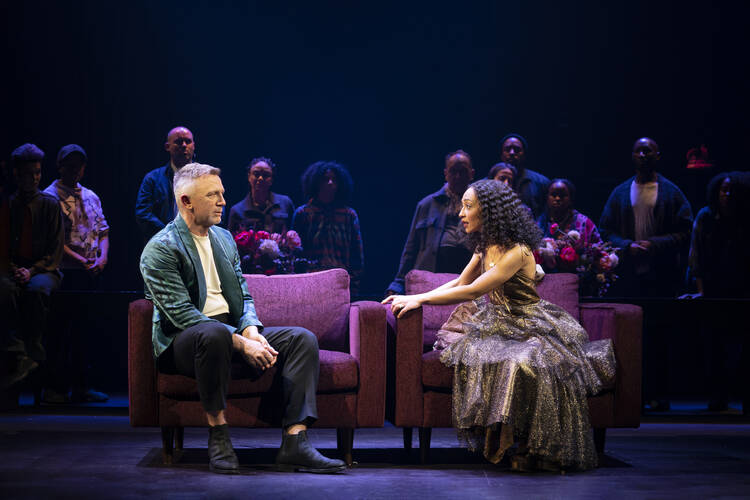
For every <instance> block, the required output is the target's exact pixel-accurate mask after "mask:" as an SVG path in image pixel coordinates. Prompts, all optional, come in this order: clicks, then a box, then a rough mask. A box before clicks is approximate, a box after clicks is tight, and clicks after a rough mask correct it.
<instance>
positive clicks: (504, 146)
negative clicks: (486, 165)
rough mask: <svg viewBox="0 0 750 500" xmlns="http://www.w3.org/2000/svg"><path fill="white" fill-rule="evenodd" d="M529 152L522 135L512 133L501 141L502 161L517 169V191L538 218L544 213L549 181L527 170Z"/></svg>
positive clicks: (537, 173)
mask: <svg viewBox="0 0 750 500" xmlns="http://www.w3.org/2000/svg"><path fill="white" fill-rule="evenodd" d="M528 150H529V145H528V143H527V142H526V139H524V138H523V136H522V135H520V134H515V133H510V134H508V135H506V136H505V137H503V138H502V139H500V161H502V162H504V163H510V164H511V165H513V166H514V167H516V170H517V177H516V178H515V191H516V192H517V193H518V196H519V197H520V198H521V201H522V202H523V203H524V205H526V206H527V207H529V208H530V209H531V212H532V214H533V216H534V218H536V217H539V216H540V215H541V214H542V211H544V206H545V205H546V199H545V198H546V195H547V193H546V191H547V186H549V179H548V178H547V177H546V176H544V175H542V174H540V173H539V172H535V171H533V170H531V169H529V168H526V163H527V155H528Z"/></svg>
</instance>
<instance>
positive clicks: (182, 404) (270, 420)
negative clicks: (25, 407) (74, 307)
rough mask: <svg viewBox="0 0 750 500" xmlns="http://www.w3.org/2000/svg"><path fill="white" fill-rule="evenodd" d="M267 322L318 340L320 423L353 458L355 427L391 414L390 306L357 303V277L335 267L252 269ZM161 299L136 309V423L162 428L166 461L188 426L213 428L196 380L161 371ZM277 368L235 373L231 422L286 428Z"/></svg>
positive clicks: (132, 367) (131, 383)
mask: <svg viewBox="0 0 750 500" xmlns="http://www.w3.org/2000/svg"><path fill="white" fill-rule="evenodd" d="M245 279H246V280H247V284H248V289H249V290H250V294H251V295H252V296H253V300H254V301H255V307H256V310H257V312H258V317H259V318H260V320H261V321H262V322H263V324H264V325H266V326H283V325H289V326H302V327H305V328H307V329H309V330H310V331H312V332H313V333H315V335H316V336H317V338H318V344H319V346H320V379H319V383H318V395H317V403H318V421H317V422H316V423H315V427H325V428H336V429H337V442H338V449H339V451H340V452H341V454H342V456H343V458H344V460H345V461H346V462H347V463H348V464H349V465H351V463H352V443H353V438H354V429H355V428H358V427H382V426H383V422H384V418H385V369H386V366H385V335H386V323H385V311H384V310H383V308H382V306H381V305H380V304H378V303H377V302H366V301H362V302H354V303H350V302H349V300H350V299H349V275H348V274H347V272H346V271H345V270H343V269H331V270H327V271H321V272H316V273H309V274H298V275H278V276H264V275H257V274H252V275H245ZM152 313H153V305H152V304H151V302H150V301H148V300H145V299H141V300H136V301H134V302H132V303H131V304H130V308H129V312H128V388H129V397H130V424H131V425H132V426H137V427H139V426H148V427H161V429H162V450H163V454H162V456H163V459H164V462H165V463H172V460H173V450H174V448H177V449H181V448H182V440H183V429H184V428H185V427H187V426H198V427H205V426H207V425H208V424H207V422H206V417H205V413H204V411H203V408H202V406H201V404H200V401H199V400H198V387H197V384H196V382H195V381H194V380H193V379H191V378H189V377H184V376H182V375H165V374H162V373H159V372H158V371H157V370H156V364H155V361H154V358H153V355H152V346H151V317H152ZM274 373H275V368H271V369H270V370H269V371H268V372H267V373H265V374H263V375H262V376H261V377H260V378H259V379H257V380H250V379H242V378H240V379H232V380H231V382H230V384H229V395H228V398H227V408H226V418H227V422H228V423H229V425H230V426H236V427H271V426H279V425H280V421H281V414H280V412H279V410H280V409H281V407H280V405H279V404H278V399H277V398H278V396H279V393H278V390H276V388H275V387H272V382H273V380H274V377H273V375H274Z"/></svg>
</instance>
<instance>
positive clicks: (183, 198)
mask: <svg viewBox="0 0 750 500" xmlns="http://www.w3.org/2000/svg"><path fill="white" fill-rule="evenodd" d="M180 204H181V205H182V206H184V207H187V208H190V207H188V205H190V196H188V195H186V194H183V195H182V196H180Z"/></svg>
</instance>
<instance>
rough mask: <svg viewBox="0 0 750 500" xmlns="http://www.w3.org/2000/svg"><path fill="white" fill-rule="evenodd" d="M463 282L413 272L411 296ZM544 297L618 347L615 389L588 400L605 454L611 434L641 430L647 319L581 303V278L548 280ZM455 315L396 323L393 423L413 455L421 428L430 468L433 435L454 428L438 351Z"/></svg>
mask: <svg viewBox="0 0 750 500" xmlns="http://www.w3.org/2000/svg"><path fill="white" fill-rule="evenodd" d="M456 276H457V275H455V274H437V273H432V272H429V271H421V270H413V271H411V272H409V274H408V275H407V276H406V293H407V294H415V293H422V292H426V291H429V290H432V289H434V288H436V287H438V286H440V285H442V284H443V283H446V282H447V281H450V280H452V279H454V278H455V277H456ZM537 291H538V293H539V295H540V297H542V298H543V299H545V300H547V301H548V302H551V303H553V304H557V305H559V306H560V307H562V308H563V309H565V310H566V311H567V312H568V313H570V314H571V315H573V317H575V318H576V319H577V320H579V321H580V322H581V324H582V325H583V327H584V328H585V329H586V331H587V332H588V334H589V338H590V339H591V340H598V339H605V338H611V339H612V340H613V343H614V349H615V358H616V361H617V375H616V380H615V383H614V386H613V387H611V388H609V389H606V390H604V391H603V392H601V393H600V394H598V395H596V396H593V397H589V398H588V402H589V416H590V421H591V426H592V428H593V429H594V440H595V444H596V448H597V451H598V452H600V453H602V452H603V451H604V441H605V437H606V429H607V428H612V427H639V426H640V415H641V335H642V328H643V312H642V310H641V308H640V307H639V306H634V305H630V304H609V303H579V300H578V277H577V276H576V275H575V274H567V273H560V274H548V275H547V276H545V278H544V280H543V281H542V282H541V283H540V284H539V285H538V286H537ZM455 307H456V306H455V305H447V306H432V305H429V306H423V307H422V308H420V309H417V310H414V311H411V312H409V313H407V314H405V315H404V317H403V318H400V319H397V320H395V324H396V353H395V398H396V401H395V408H394V416H393V423H394V425H396V426H399V427H403V428H404V447H405V448H407V449H409V448H411V441H412V428H413V427H417V428H419V447H420V459H421V460H422V462H425V461H426V460H427V457H428V453H429V449H430V436H431V430H432V428H433V427H451V426H452V422H451V415H452V411H451V404H452V403H451V389H452V386H453V371H452V369H450V368H447V367H445V366H444V365H443V364H442V363H441V362H440V359H439V356H440V353H439V352H438V351H433V350H432V345H433V343H434V342H435V336H436V334H437V331H438V330H439V329H440V327H441V326H442V325H443V323H445V321H446V320H447V319H448V316H449V315H450V313H451V312H452V311H453V309H454V308H455ZM389 314H390V313H389ZM390 321H393V318H392V317H391V318H390Z"/></svg>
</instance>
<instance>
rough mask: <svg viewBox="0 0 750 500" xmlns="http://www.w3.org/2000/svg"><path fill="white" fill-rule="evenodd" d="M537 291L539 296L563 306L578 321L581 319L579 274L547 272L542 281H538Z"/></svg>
mask: <svg viewBox="0 0 750 500" xmlns="http://www.w3.org/2000/svg"><path fill="white" fill-rule="evenodd" d="M536 291H537V293H538V294H539V297H541V298H543V299H544V300H546V301H547V302H550V303H552V304H555V305H558V306H560V307H562V308H563V309H565V311H566V312H567V313H568V314H570V315H571V316H573V317H574V318H575V319H576V321H580V320H581V314H580V313H579V311H578V276H577V275H575V274H572V273H554V274H547V275H545V276H544V279H543V280H542V281H541V283H537V285H536Z"/></svg>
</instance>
